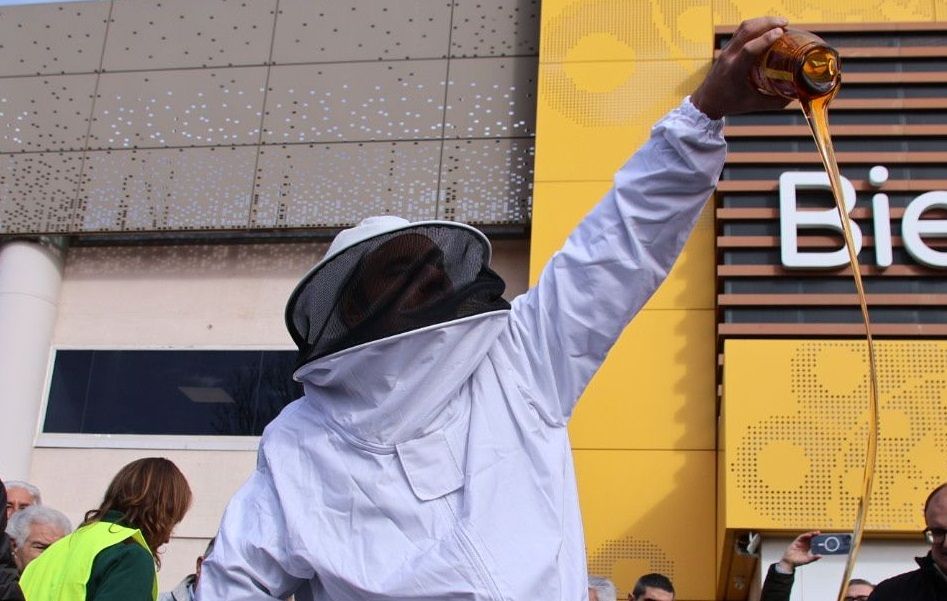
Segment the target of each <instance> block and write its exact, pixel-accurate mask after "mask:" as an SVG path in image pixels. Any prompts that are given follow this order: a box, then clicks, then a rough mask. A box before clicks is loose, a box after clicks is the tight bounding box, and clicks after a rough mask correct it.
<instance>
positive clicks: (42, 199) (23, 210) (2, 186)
mask: <svg viewBox="0 0 947 601" xmlns="http://www.w3.org/2000/svg"><path fill="white" fill-rule="evenodd" d="M81 164H82V153H79V152H64V153H42V152H40V153H29V154H3V155H0V224H3V225H6V226H7V227H9V226H10V225H13V226H16V225H17V224H30V225H31V226H32V227H33V228H35V229H37V230H40V231H45V232H67V231H70V230H71V229H72V224H73V214H74V212H73V209H74V204H73V203H74V201H75V199H76V193H77V189H78V186H79V173H80V168H81Z"/></svg>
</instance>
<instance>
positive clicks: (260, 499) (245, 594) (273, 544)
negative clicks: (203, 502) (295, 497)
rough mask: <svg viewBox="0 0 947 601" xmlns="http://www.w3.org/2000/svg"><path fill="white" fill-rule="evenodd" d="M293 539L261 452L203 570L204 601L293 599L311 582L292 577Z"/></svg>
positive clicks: (201, 599)
mask: <svg viewBox="0 0 947 601" xmlns="http://www.w3.org/2000/svg"><path fill="white" fill-rule="evenodd" d="M290 538H291V537H290V536H288V532H287V528H286V520H285V519H284V513H283V508H282V506H281V505H280V502H279V497H278V494H277V492H276V489H275V487H274V485H273V479H272V477H271V475H270V472H269V469H268V467H267V464H266V460H265V458H264V453H263V450H262V446H261V451H260V459H259V461H258V465H257V469H256V471H255V472H254V474H253V475H252V476H251V477H250V479H249V480H248V481H247V482H246V483H245V484H244V485H243V487H241V488H240V490H238V491H237V493H236V494H235V495H234V496H233V498H232V499H231V500H230V503H229V504H228V505H227V510H226V511H225V512H224V517H223V520H222V522H221V525H220V531H219V532H218V533H217V539H216V541H215V543H214V550H213V551H212V552H211V554H210V555H209V556H208V557H207V558H206V559H205V560H204V563H203V565H202V567H201V577H200V579H199V581H198V586H197V599H198V601H270V600H277V599H286V598H288V597H289V596H290V595H291V594H292V593H293V592H294V591H296V590H297V589H298V588H299V587H300V586H302V585H303V584H304V583H305V582H306V581H307V580H308V579H309V578H310V577H311V575H309V574H305V575H303V574H300V576H299V577H294V576H293V575H291V574H290V573H289V571H288V570H289V569H290V563H291V558H290V557H289V555H288V553H289V549H288V548H289V546H290V543H289V541H290Z"/></svg>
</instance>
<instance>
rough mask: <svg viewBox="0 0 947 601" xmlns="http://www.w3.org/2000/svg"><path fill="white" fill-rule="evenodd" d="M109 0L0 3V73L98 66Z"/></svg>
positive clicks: (80, 70) (88, 70)
mask: <svg viewBox="0 0 947 601" xmlns="http://www.w3.org/2000/svg"><path fill="white" fill-rule="evenodd" d="M110 4H111V3H109V2H76V3H69V4H59V5H55V4H42V5H31V6H15V7H2V8H0V76H7V75H40V74H44V75H45V74H63V73H91V72H93V71H95V70H96V69H98V68H99V61H100V60H101V58H102V41H103V39H104V37H105V29H106V25H107V22H108V15H109V7H110Z"/></svg>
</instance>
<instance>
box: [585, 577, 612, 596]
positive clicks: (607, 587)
mask: <svg viewBox="0 0 947 601" xmlns="http://www.w3.org/2000/svg"><path fill="white" fill-rule="evenodd" d="M617 599H618V591H616V590H615V584H614V583H613V582H612V581H611V580H609V579H608V578H603V577H601V576H589V601H617Z"/></svg>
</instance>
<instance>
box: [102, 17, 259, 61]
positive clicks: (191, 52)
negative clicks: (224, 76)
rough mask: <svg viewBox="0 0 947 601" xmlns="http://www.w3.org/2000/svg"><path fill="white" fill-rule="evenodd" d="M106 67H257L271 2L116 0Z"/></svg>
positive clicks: (107, 48) (106, 52)
mask: <svg viewBox="0 0 947 601" xmlns="http://www.w3.org/2000/svg"><path fill="white" fill-rule="evenodd" d="M113 4H114V8H113V9H112V22H111V24H110V27H109V33H108V41H107V43H106V45H105V57H104V59H103V61H102V67H103V68H104V69H105V70H106V71H117V70H131V69H135V70H139V69H168V68H171V69H179V68H182V67H219V66H227V65H261V64H264V63H265V62H266V61H267V60H268V58H269V51H270V40H271V38H272V35H273V20H274V11H275V10H276V0H199V1H198V2H195V1H194V0H161V1H160V2H154V1H153V0H115V1H114V3H113Z"/></svg>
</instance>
